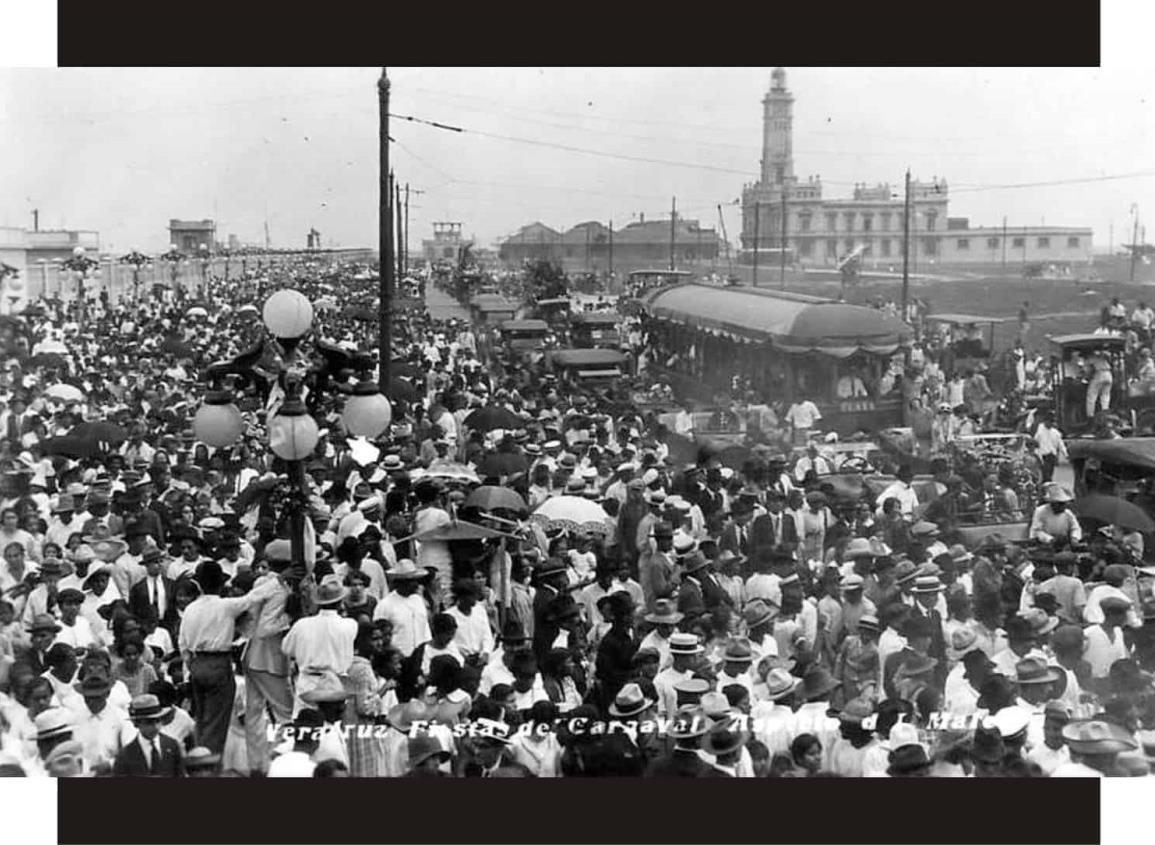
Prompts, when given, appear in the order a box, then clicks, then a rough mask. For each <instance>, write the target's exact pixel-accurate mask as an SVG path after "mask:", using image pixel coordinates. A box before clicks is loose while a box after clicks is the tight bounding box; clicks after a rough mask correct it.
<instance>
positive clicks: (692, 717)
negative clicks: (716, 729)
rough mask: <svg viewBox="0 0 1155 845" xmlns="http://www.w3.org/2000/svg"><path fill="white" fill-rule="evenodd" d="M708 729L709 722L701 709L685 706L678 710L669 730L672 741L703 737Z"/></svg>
mask: <svg viewBox="0 0 1155 845" xmlns="http://www.w3.org/2000/svg"><path fill="white" fill-rule="evenodd" d="M709 728H710V720H709V719H707V718H706V714H705V712H704V711H703V710H702V708H701V707H698V706H696V705H693V704H686V705H683V706H681V707H679V708H678V712H677V713H676V714H675V715H674V718H673V723H672V724H671V725H670V729H669V730H670V736H672V737H673V738H674V739H692V738H693V737H698V736H703V735H704V734H705V733H706V731H707V730H709Z"/></svg>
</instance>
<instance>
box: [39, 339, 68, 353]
mask: <svg viewBox="0 0 1155 845" xmlns="http://www.w3.org/2000/svg"><path fill="white" fill-rule="evenodd" d="M42 352H55V353H56V354H57V355H68V354H70V353H69V351H68V347H67V346H65V345H64V343H63V342H62V341H59V340H42V341H40V342H39V343H37V344H36V345H35V346H34V347H32V354H33V355H39V354H41V353H42Z"/></svg>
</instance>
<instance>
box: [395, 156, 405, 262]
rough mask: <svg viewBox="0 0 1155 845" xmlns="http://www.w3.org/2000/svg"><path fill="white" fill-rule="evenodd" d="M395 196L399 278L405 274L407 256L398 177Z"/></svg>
mask: <svg viewBox="0 0 1155 845" xmlns="http://www.w3.org/2000/svg"><path fill="white" fill-rule="evenodd" d="M393 197H394V200H395V201H396V205H395V206H394V208H395V209H396V212H397V213H396V217H397V278H398V279H401V278H404V276H405V269H404V266H403V265H402V261H403V260H404V256H405V243H404V240H403V238H404V232H402V231H401V186H400V185H398V184H397V178H396V177H394V178H393Z"/></svg>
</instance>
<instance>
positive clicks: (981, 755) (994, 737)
mask: <svg viewBox="0 0 1155 845" xmlns="http://www.w3.org/2000/svg"><path fill="white" fill-rule="evenodd" d="M970 754H971V757H972V758H974V759H975V760H976V761H977V762H979V763H999V762H1002V760H1003V758H1004V757H1006V756H1007V748H1006V746H1005V745H1003V735H1002V734H1001V733H1000V732H999V729H998V728H996V727H994V726H993V725H985V724H980V725H979V726H978V727H976V728H975V733H974V739H973V740H972V742H971V751H970Z"/></svg>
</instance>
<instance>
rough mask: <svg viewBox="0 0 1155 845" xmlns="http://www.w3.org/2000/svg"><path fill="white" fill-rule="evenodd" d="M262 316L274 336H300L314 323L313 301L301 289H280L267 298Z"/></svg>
mask: <svg viewBox="0 0 1155 845" xmlns="http://www.w3.org/2000/svg"><path fill="white" fill-rule="evenodd" d="M262 317H263V319H264V321H265V326H266V327H267V328H268V330H269V331H270V332H271V333H272V335H273V337H276V338H282V339H292V338H298V337H300V336H301V335H303V334H304V333H305V332H307V331H308V330H309V327H310V326H312V325H313V303H311V302H310V301H309V298H308V297H306V296H305V295H304V294H303V293H301V292H300V291H295V290H279V291H277V292H276V293H274V294H273V295H272V296H270V297H269V298H268V299H266V300H265V309H264V311H263V312H262Z"/></svg>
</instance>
